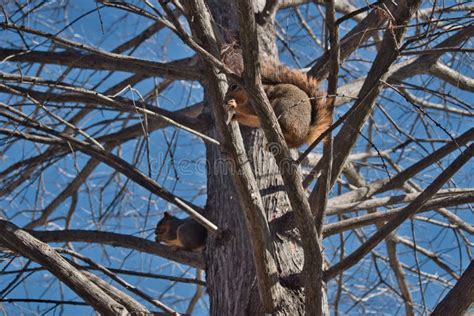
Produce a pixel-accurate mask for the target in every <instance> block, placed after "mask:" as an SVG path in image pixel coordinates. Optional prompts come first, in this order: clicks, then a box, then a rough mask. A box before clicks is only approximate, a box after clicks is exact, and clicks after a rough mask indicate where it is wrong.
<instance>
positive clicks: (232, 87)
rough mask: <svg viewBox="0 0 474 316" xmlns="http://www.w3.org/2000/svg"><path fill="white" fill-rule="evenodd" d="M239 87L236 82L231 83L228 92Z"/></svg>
mask: <svg viewBox="0 0 474 316" xmlns="http://www.w3.org/2000/svg"><path fill="white" fill-rule="evenodd" d="M239 89H240V86H239V85H238V84H233V85H231V86H230V87H229V91H230V92H235V91H237V90H239Z"/></svg>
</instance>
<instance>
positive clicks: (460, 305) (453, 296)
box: [431, 260, 474, 316]
mask: <svg viewBox="0 0 474 316" xmlns="http://www.w3.org/2000/svg"><path fill="white" fill-rule="evenodd" d="M473 303H474V260H472V261H471V264H470V265H469V266H468V267H467V269H466V271H464V273H463V275H462V276H461V279H460V280H459V281H458V283H456V285H455V286H454V288H453V289H452V290H451V291H449V293H448V294H447V295H446V296H445V297H444V299H443V300H442V301H441V302H440V303H439V304H438V306H436V308H435V310H434V311H433V314H431V315H433V316H438V315H440V316H441V315H452V316H455V315H465V313H466V312H467V311H468V309H469V307H470V306H472V304H473Z"/></svg>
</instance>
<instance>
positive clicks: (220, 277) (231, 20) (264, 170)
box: [206, 0, 328, 315]
mask: <svg viewBox="0 0 474 316" xmlns="http://www.w3.org/2000/svg"><path fill="white" fill-rule="evenodd" d="M260 2H262V3H260V5H261V6H260V10H261V8H262V7H263V4H264V3H265V2H264V1H260ZM208 4H209V8H210V10H211V13H212V15H213V17H214V20H215V21H216V22H217V25H219V26H221V27H222V28H223V29H221V30H220V31H221V32H222V34H221V35H222V36H223V38H225V40H226V41H227V42H231V41H232V38H231V37H232V36H235V34H238V31H237V30H238V23H237V11H236V10H237V9H236V6H235V3H234V1H221V0H210V1H208ZM257 10H258V9H257ZM257 12H258V11H257ZM273 27H274V25H273V24H272V23H268V24H266V25H265V26H264V27H262V26H259V27H258V35H259V46H260V53H261V54H263V55H266V56H273V58H277V57H276V56H277V49H276V44H275V37H274V34H275V32H274V29H273ZM241 130H242V136H243V138H244V142H245V145H246V148H247V155H248V158H249V159H250V161H251V164H252V167H253V169H254V173H255V178H256V179H257V182H258V186H259V188H260V194H261V196H262V199H263V203H264V206H265V210H266V217H267V220H268V221H269V222H270V229H271V232H272V239H273V243H274V246H275V253H276V258H275V259H276V263H277V267H278V271H279V273H280V278H281V279H285V280H287V282H284V283H283V285H284V286H285V287H286V289H287V291H286V295H284V297H283V298H282V301H281V304H280V306H279V309H278V311H277V312H276V313H275V314H281V315H302V314H303V313H304V295H303V291H302V288H301V287H300V286H299V285H295V284H293V286H292V282H291V281H289V280H290V279H291V278H289V277H290V276H292V275H293V274H295V273H299V272H301V270H302V268H303V252H302V248H301V243H300V240H301V239H300V236H299V233H298V231H297V229H295V228H292V229H290V230H285V227H296V225H295V224H294V223H288V219H286V218H285V217H282V216H283V215H284V214H286V213H288V212H289V211H290V210H291V208H290V205H289V201H288V198H287V196H286V193H285V192H284V189H283V182H282V179H281V177H280V173H279V170H278V167H277V165H276V163H275V160H274V158H273V155H272V154H271V153H270V152H268V151H267V150H266V149H265V148H266V139H265V137H264V135H263V132H262V131H261V130H256V129H250V128H245V127H241ZM212 134H213V137H215V136H216V135H217V133H216V131H215V130H214V131H213V132H212ZM206 150H207V161H208V178H207V181H208V192H207V194H208V200H207V216H208V218H209V219H210V220H211V221H212V222H214V223H215V224H217V226H218V227H220V228H222V229H224V230H225V234H224V237H223V238H221V239H216V238H214V237H213V236H211V237H210V238H208V241H207V246H206V265H207V270H206V278H207V288H208V293H209V297H210V304H211V314H212V315H262V314H264V312H263V308H262V305H261V303H260V298H259V293H258V289H257V283H256V275H255V268H254V266H253V261H252V252H251V251H250V242H249V239H248V233H247V228H246V226H245V219H244V216H243V211H242V210H241V209H240V205H239V201H238V196H237V193H236V191H235V189H234V185H233V179H232V177H233V175H232V174H229V171H228V169H226V168H225V166H224V163H223V161H225V160H224V158H223V156H222V154H221V152H220V148H219V147H217V146H215V145H207V147H206ZM326 305H327V304H326ZM323 310H326V311H327V310H328V307H327V306H326V307H325V308H324V309H323Z"/></svg>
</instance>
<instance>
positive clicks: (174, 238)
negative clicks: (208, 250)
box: [155, 212, 207, 251]
mask: <svg viewBox="0 0 474 316" xmlns="http://www.w3.org/2000/svg"><path fill="white" fill-rule="evenodd" d="M155 234H156V237H155V241H156V242H163V243H165V244H166V245H168V246H170V247H172V248H173V249H175V250H177V249H184V250H190V251H202V249H203V248H204V245H205V243H206V237H207V231H206V229H205V228H204V226H202V225H201V224H199V223H198V222H196V221H195V220H194V219H192V218H191V217H188V218H184V219H179V218H177V217H175V216H173V215H171V214H169V213H168V212H165V213H164V214H163V218H162V219H161V221H159V222H158V224H157V225H156V229H155Z"/></svg>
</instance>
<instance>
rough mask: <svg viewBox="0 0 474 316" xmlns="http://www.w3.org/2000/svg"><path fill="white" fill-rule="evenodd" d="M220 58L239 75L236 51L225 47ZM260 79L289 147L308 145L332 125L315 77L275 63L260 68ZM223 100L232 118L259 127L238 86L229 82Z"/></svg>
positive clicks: (256, 117) (258, 121) (258, 122)
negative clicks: (231, 113) (231, 112)
mask: <svg viewBox="0 0 474 316" xmlns="http://www.w3.org/2000/svg"><path fill="white" fill-rule="evenodd" d="M221 57H222V60H223V62H224V64H225V65H227V66H228V67H229V68H230V69H232V70H233V71H234V72H235V73H236V74H239V75H240V74H242V72H243V68H244V66H243V60H242V54H241V53H240V51H239V50H238V49H234V47H233V46H231V45H229V46H226V47H224V49H222V51H221ZM261 77H262V83H263V88H264V90H265V93H266V94H267V97H268V99H269V101H270V104H271V105H272V107H273V110H274V111H275V115H276V116H277V118H278V122H279V123H280V126H281V129H282V131H283V135H284V137H285V140H286V142H287V144H288V146H289V147H292V148H293V147H299V146H301V145H303V144H305V143H306V144H311V143H312V142H314V141H315V140H316V139H317V138H318V137H319V136H320V135H321V134H322V133H323V132H324V131H325V130H326V129H327V128H329V127H330V126H331V122H332V110H331V109H329V108H328V107H327V106H326V100H325V96H324V94H323V93H322V92H321V91H320V90H319V88H318V87H319V82H318V81H317V80H316V79H315V78H312V77H308V76H307V75H306V74H304V73H302V72H301V71H298V70H294V69H290V68H288V67H286V66H284V65H282V64H277V63H276V62H274V61H270V62H265V63H264V64H263V65H262V67H261ZM225 101H226V107H227V110H230V111H235V113H234V114H233V116H232V119H234V120H237V121H238V122H239V123H241V124H243V125H246V126H250V127H256V128H259V127H261V122H260V118H259V117H258V116H257V115H256V114H255V111H254V110H253V108H252V105H251V104H250V102H249V98H248V96H247V93H246V92H245V90H244V89H243V88H242V87H241V86H239V85H237V84H232V82H231V84H230V87H229V89H228V91H227V94H226V100H225Z"/></svg>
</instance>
